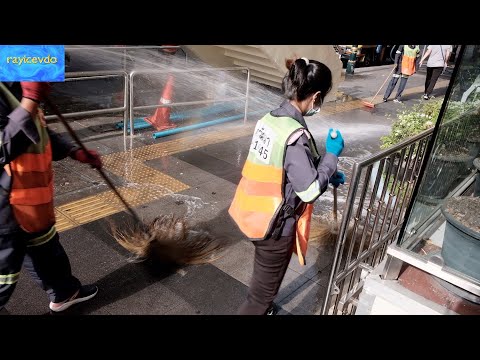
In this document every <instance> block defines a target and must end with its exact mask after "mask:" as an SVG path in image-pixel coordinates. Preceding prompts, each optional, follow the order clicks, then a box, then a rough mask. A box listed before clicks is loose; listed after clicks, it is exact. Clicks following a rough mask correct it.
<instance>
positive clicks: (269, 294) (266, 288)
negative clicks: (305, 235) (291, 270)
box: [237, 235, 295, 315]
mask: <svg viewBox="0 0 480 360" xmlns="http://www.w3.org/2000/svg"><path fill="white" fill-rule="evenodd" d="M253 244H254V245H255V260H254V265H253V275H252V280H251V283H250V287H249V289H248V294H247V299H246V300H245V302H244V303H243V304H242V305H241V306H240V308H239V309H238V311H237V314H239V315H265V314H266V312H267V310H268V308H269V307H270V306H271V305H272V303H273V300H274V299H275V296H277V293H278V290H279V289H280V285H281V284H282V281H283V277H284V276H285V273H286V272H287V268H288V264H289V263H290V259H291V257H292V252H293V246H294V244H295V235H292V236H282V237H280V238H279V239H278V240H274V239H265V240H260V241H254V242H253Z"/></svg>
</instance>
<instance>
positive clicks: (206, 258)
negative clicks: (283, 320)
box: [45, 98, 222, 265]
mask: <svg viewBox="0 0 480 360" xmlns="http://www.w3.org/2000/svg"><path fill="white" fill-rule="evenodd" d="M45 102H46V103H47V105H48V106H49V107H50V108H51V109H52V111H53V112H54V114H55V115H56V116H57V117H58V118H59V119H60V121H61V122H62V123H63V125H64V126H65V128H66V129H67V130H68V132H69V134H70V135H71V137H72V138H73V139H74V140H75V142H76V143H77V144H78V146H80V148H81V149H83V150H84V151H85V153H86V154H89V152H88V151H87V148H86V147H85V145H84V144H83V143H82V141H81V140H80V139H79V138H78V136H77V134H76V133H75V131H74V130H73V129H72V128H71V127H70V125H69V124H68V122H67V121H66V120H65V118H64V117H63V115H62V114H61V113H60V111H59V110H58V108H57V107H56V105H55V104H53V103H52V102H51V101H50V99H48V98H47V99H45ZM97 170H98V172H99V174H100V175H101V176H102V178H103V180H104V181H105V182H106V183H107V185H108V186H109V187H110V189H111V190H112V191H113V193H114V194H115V195H116V196H117V197H118V198H119V199H120V200H121V202H122V203H123V205H124V206H125V208H126V210H127V211H128V212H129V213H130V215H131V216H132V217H133V219H134V221H135V223H136V225H135V226H134V227H132V228H130V229H128V230H120V229H118V228H117V227H116V225H115V224H114V223H113V222H112V221H111V222H110V227H111V231H112V235H113V237H114V238H115V240H116V241H117V242H118V243H119V244H120V245H121V246H122V247H124V248H125V249H126V250H128V251H129V252H131V253H132V254H133V256H134V259H135V261H136V262H140V261H144V260H147V259H149V260H153V261H160V262H164V263H169V264H177V265H182V264H202V263H207V262H211V261H213V260H215V259H216V258H217V257H218V254H219V250H220V249H221V248H222V244H221V243H220V242H219V241H218V240H217V239H215V238H213V237H212V236H211V235H210V234H209V233H208V232H206V231H204V230H202V229H195V228H193V227H191V226H190V225H189V224H188V223H187V222H186V221H185V220H184V219H182V218H179V217H176V216H174V215H162V216H159V217H157V218H155V219H154V220H153V221H151V222H150V223H148V224H145V223H144V222H143V221H141V220H140V217H139V216H138V214H137V213H136V212H135V211H134V210H133V208H132V207H131V206H130V205H129V204H128V203H127V201H126V200H125V199H124V198H123V197H122V195H121V194H120V193H119V191H118V190H117V189H116V188H115V186H114V185H113V183H112V181H111V180H110V179H109V178H108V177H107V175H106V174H105V173H104V171H103V170H102V169H99V168H97Z"/></svg>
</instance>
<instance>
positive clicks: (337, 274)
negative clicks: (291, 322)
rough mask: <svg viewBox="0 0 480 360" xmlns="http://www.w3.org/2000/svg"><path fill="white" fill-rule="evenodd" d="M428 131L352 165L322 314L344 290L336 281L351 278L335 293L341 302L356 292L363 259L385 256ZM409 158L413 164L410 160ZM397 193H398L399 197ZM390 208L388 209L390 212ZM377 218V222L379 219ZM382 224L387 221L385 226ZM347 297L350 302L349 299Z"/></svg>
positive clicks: (409, 193) (414, 177)
mask: <svg viewBox="0 0 480 360" xmlns="http://www.w3.org/2000/svg"><path fill="white" fill-rule="evenodd" d="M432 134H433V128H431V129H428V130H426V131H424V132H422V133H420V134H418V135H416V136H413V137H411V138H409V139H406V140H404V141H402V142H401V143H398V144H396V145H394V146H392V147H390V148H388V149H386V150H383V151H380V152H378V153H376V154H373V155H371V156H368V157H366V158H364V159H362V160H360V161H358V162H356V163H355V164H354V166H353V171H352V176H351V179H352V180H351V182H350V186H349V189H348V195H347V199H346V203H345V207H344V211H343V217H342V221H341V225H340V229H339V235H338V238H337V242H336V246H335V253H334V258H333V262H332V269H331V271H330V275H329V282H328V285H327V292H326V296H325V301H324V303H323V305H322V312H321V313H322V314H327V312H328V311H329V309H330V302H331V295H337V294H338V293H339V292H340V291H344V284H343V283H342V286H341V289H340V288H339V287H338V284H340V282H342V281H347V280H348V279H347V277H348V276H349V275H351V278H350V280H349V281H350V283H349V284H348V287H347V290H346V291H347V293H346V294H344V293H341V294H339V296H340V298H339V299H340V300H341V299H343V300H342V301H345V296H347V295H348V294H350V295H351V294H357V292H356V291H355V292H352V291H351V290H352V289H356V288H357V287H358V286H361V284H359V282H357V283H355V281H356V275H358V271H359V270H360V268H361V267H362V265H363V264H364V261H367V260H368V261H370V262H373V263H376V262H378V261H377V260H381V259H379V258H382V257H383V256H384V255H385V252H386V245H385V244H387V243H388V242H390V241H391V240H392V239H393V238H394V236H396V234H397V233H398V231H399V230H400V228H401V224H402V223H403V219H401V218H400V217H401V213H402V211H404V210H405V209H404V205H405V199H406V198H408V196H411V191H412V184H415V182H416V180H417V178H416V176H417V175H416V171H417V170H418V169H419V168H420V166H421V163H423V161H425V148H426V144H427V140H428V139H429V138H430V137H431V135H432ZM397 156H398V157H399V158H400V161H399V166H398V167H397V169H396V170H395V171H392V169H394V166H393V163H394V161H393V160H394V159H395V158H396V157H397ZM387 159H390V160H391V163H390V166H389V168H388V170H387V171H386V173H385V174H384V173H383V171H384V165H385V161H386V160H387ZM412 160H413V165H412V163H411V161H412ZM377 162H379V168H378V172H377V176H376V179H375V183H374V185H373V190H372V192H370V193H369V194H367V192H368V190H369V189H368V187H369V185H368V182H369V181H371V180H370V178H371V175H372V169H373V165H374V164H375V163H377ZM409 168H412V169H411V170H412V171H411V173H410V175H409V176H408V177H407V170H408V169H409ZM364 169H365V170H366V172H365V180H364V181H365V183H364V184H363V189H362V192H361V194H360V195H359V196H360V200H359V205H358V209H357V210H356V213H355V215H354V214H352V212H353V208H354V205H355V200H356V198H357V192H358V191H359V186H360V185H361V183H360V180H361V176H362V172H363V170H364ZM401 169H404V171H403V174H401V173H400V170H401ZM382 176H385V178H384V184H383V189H382V191H381V195H380V197H379V199H378V200H377V197H378V190H379V183H380V179H381V177H382ZM390 182H391V184H390ZM389 184H390V185H389ZM389 186H390V190H389V192H388V194H387V188H388V187H389ZM395 191H396V193H395ZM402 192H403V193H402ZM400 194H401V195H402V196H401V197H400ZM367 195H370V200H369V202H368V203H366V202H365V200H366V199H367ZM397 197H398V198H397ZM387 198H388V200H387ZM377 203H378V205H377V208H376V209H375V204H377ZM364 206H366V207H367V208H366V209H364ZM392 207H393V209H392ZM375 210H376V213H374V214H373V217H374V218H373V219H371V216H372V212H373V211H375ZM390 210H392V211H391V213H390ZM363 211H366V212H367V214H366V215H364V216H363V215H362V212H363ZM389 215H390V220H389V221H386V220H385V219H387V218H388V217H389ZM352 216H354V225H353V229H352V233H353V239H352V241H351V244H350V245H349V248H348V251H347V253H346V261H345V262H344V265H342V266H343V267H344V269H343V270H341V269H339V267H340V266H339V265H340V264H341V261H342V256H343V254H344V247H345V245H346V240H347V239H346V238H347V232H348V231H349V230H348V229H349V224H350V222H351V220H352ZM362 216H363V217H362ZM362 219H363V220H364V224H363V229H362V230H360V228H359V226H360V225H361V224H360V220H362ZM380 219H381V221H379V220H380ZM372 221H373V225H372ZM380 222H381V224H380ZM386 223H388V224H387V225H386ZM392 225H393V226H392ZM369 230H370V231H371V233H370V235H368V237H369V239H368V241H370V242H369V243H368V248H367V249H365V250H364V249H363V247H364V245H365V241H366V240H367V233H368V231H369ZM377 231H379V233H378V240H376V241H374V238H375V236H376V234H377ZM357 232H358V234H357ZM356 235H359V237H358V239H361V241H360V246H359V250H358V253H357V254H356V258H354V259H353V261H352V258H351V257H352V252H353V248H354V242H355V241H356V239H357V237H356ZM365 265H368V264H365ZM364 267H365V266H364ZM333 289H335V291H333ZM347 300H348V301H350V299H347ZM335 306H337V305H335ZM344 311H345V310H344Z"/></svg>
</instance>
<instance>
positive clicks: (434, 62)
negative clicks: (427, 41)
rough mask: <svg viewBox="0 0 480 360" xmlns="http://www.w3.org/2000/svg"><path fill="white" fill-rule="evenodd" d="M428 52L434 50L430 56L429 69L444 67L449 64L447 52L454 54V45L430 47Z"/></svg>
mask: <svg viewBox="0 0 480 360" xmlns="http://www.w3.org/2000/svg"><path fill="white" fill-rule="evenodd" d="M427 50H432V52H431V53H430V55H429V56H428V61H427V67H444V66H445V63H446V62H447V60H448V59H447V52H448V53H451V52H452V45H428V47H427Z"/></svg>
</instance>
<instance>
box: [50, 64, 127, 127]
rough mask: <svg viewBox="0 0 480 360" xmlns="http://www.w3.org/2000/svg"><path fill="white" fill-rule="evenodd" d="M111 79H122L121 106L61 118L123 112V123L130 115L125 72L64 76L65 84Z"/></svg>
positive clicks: (88, 72)
mask: <svg viewBox="0 0 480 360" xmlns="http://www.w3.org/2000/svg"><path fill="white" fill-rule="evenodd" d="M112 77H123V79H124V97H123V106H121V107H113V108H105V109H96V110H84V111H77V112H70V113H68V112H67V113H64V114H63V116H64V117H65V118H66V119H69V118H74V117H79V116H91V115H102V114H112V113H117V112H123V114H124V121H125V122H126V121H127V117H128V114H129V113H130V106H129V101H128V99H129V96H128V89H129V87H128V81H129V76H128V73H127V72H125V71H81V72H71V73H66V74H65V82H71V81H88V80H99V79H108V78H112ZM56 117H57V116H56V115H48V116H45V118H46V120H51V119H55V118H56ZM123 133H124V136H126V135H127V132H126V129H124V131H123Z"/></svg>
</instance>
